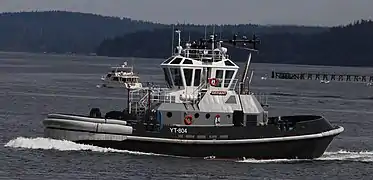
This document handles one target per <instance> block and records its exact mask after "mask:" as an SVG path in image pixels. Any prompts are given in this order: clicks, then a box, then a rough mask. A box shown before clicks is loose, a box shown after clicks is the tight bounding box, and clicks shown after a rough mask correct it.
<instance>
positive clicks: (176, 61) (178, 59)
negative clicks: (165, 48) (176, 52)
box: [170, 58, 183, 64]
mask: <svg viewBox="0 0 373 180" xmlns="http://www.w3.org/2000/svg"><path fill="white" fill-rule="evenodd" d="M182 60H183V58H176V59H175V60H173V61H172V62H171V63H170V64H180V63H181V61H182Z"/></svg>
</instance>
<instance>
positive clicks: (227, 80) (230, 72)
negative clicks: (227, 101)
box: [224, 70, 234, 87]
mask: <svg viewBox="0 0 373 180" xmlns="http://www.w3.org/2000/svg"><path fill="white" fill-rule="evenodd" d="M233 74H234V71H233V70H227V71H225V80H224V87H228V86H229V83H230V82H231V79H232V77H233Z"/></svg>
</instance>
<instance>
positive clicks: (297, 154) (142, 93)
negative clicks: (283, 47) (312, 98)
mask: <svg viewBox="0 0 373 180" xmlns="http://www.w3.org/2000/svg"><path fill="white" fill-rule="evenodd" d="M176 33H177V34H178V44H177V46H176V48H175V50H174V51H173V54H172V56H171V57H169V58H168V59H166V60H165V61H164V62H162V63H161V67H162V70H163V72H164V77H165V81H166V83H167V85H168V87H167V88H159V87H155V86H152V85H149V86H147V87H142V88H139V89H134V90H133V89H128V92H127V93H128V102H127V103H128V107H127V108H126V109H125V110H123V111H110V112H107V113H106V114H105V115H104V116H103V115H102V114H101V112H100V109H98V108H93V109H91V112H90V114H89V115H88V116H84V115H70V114H49V115H48V116H47V118H46V119H44V121H43V124H44V127H45V130H44V133H45V137H47V138H53V139H63V140H70V141H74V142H77V143H82V144H90V145H95V146H100V147H108V148H115V149H122V150H130V151H140V152H150V153H156V154H165V155H175V156H187V157H204V158H206V157H215V158H254V159H297V158H298V159H313V158H317V157H320V156H321V155H322V154H323V153H324V152H325V150H326V149H327V147H328V146H329V144H330V143H331V141H332V140H333V138H334V137H336V136H337V135H339V134H340V133H341V132H343V130H344V128H343V127H341V126H333V125H332V124H330V123H329V122H328V121H327V120H326V119H325V118H324V117H323V116H319V115H294V116H276V117H268V111H267V110H266V106H264V105H263V104H261V103H260V102H259V101H258V100H257V98H256V96H255V95H254V94H253V93H251V92H250V90H249V86H250V85H249V83H248V81H249V80H247V78H248V77H247V76H248V71H249V66H250V61H251V54H252V53H253V52H257V51H258V50H257V48H256V44H259V43H260V40H259V39H258V38H257V37H255V36H254V37H253V39H247V38H242V39H237V37H238V36H237V35H234V36H233V38H232V39H228V40H224V39H223V40H217V38H216V35H211V36H210V38H209V39H200V41H199V43H190V42H187V43H186V44H185V49H184V48H183V47H182V45H181V44H182V43H181V37H180V31H179V30H177V31H176ZM223 44H227V46H231V47H240V46H239V44H250V45H253V47H251V48H246V47H245V48H244V49H247V50H248V52H249V53H248V60H247V62H246V65H245V68H244V71H243V74H242V76H241V78H240V80H238V79H236V77H237V74H238V70H239V66H237V64H236V63H235V62H233V61H232V60H231V59H230V58H229V56H228V53H227V48H225V47H223ZM250 79H251V78H250ZM237 84H238V86H237V87H236V85H237Z"/></svg>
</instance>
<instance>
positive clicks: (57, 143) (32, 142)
mask: <svg viewBox="0 0 373 180" xmlns="http://www.w3.org/2000/svg"><path fill="white" fill-rule="evenodd" d="M5 147H11V148H23V149H42V150H58V151H93V152H104V153H105V152H113V153H126V154H132V155H147V156H169V155H161V154H154V153H143V152H135V151H127V150H118V149H112V148H102V147H97V146H92V145H85V144H78V143H75V142H72V141H67V140H55V139H49V138H42V137H37V138H26V137H18V138H16V139H13V140H10V141H9V142H8V143H6V144H5ZM169 157H176V156H169ZM309 161H355V162H373V151H362V152H351V151H345V150H340V151H336V152H325V153H324V155H323V156H321V157H320V158H317V159H313V160H304V159H271V160H256V159H245V160H241V161H238V162H244V163H296V162H309Z"/></svg>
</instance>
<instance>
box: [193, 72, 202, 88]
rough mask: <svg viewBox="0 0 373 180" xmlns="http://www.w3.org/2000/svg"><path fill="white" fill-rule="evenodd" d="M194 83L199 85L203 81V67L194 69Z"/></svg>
mask: <svg viewBox="0 0 373 180" xmlns="http://www.w3.org/2000/svg"><path fill="white" fill-rule="evenodd" d="M194 71H195V72H194V83H193V85H194V86H199V84H200V83H201V69H195V70H194Z"/></svg>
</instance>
